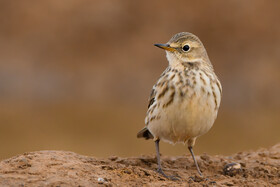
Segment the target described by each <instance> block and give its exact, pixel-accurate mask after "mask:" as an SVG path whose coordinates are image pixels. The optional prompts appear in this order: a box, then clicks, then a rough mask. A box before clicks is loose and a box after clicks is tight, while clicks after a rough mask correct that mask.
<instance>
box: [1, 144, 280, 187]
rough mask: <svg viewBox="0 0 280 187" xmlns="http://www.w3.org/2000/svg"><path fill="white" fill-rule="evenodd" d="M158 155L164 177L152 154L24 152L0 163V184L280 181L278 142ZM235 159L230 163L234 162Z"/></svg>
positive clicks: (236, 183)
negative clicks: (222, 151)
mask: <svg viewBox="0 0 280 187" xmlns="http://www.w3.org/2000/svg"><path fill="white" fill-rule="evenodd" d="M197 159H198V162H199V165H200V167H201V170H202V172H203V175H204V177H200V176H199V175H198V174H197V172H196V169H195V166H194V164H193V161H192V158H191V156H190V155H184V156H179V157H168V156H163V157H162V161H163V163H162V165H163V168H164V170H165V171H166V173H167V174H168V175H175V176H177V177H178V179H179V180H177V181H171V180H168V179H166V178H164V177H162V176H161V175H159V174H158V173H156V172H155V170H156V168H157V164H156V157H155V155H142V156H139V157H129V158H121V157H118V156H111V157H109V158H95V157H89V156H83V155H79V154H76V153H73V152H67V151H38V152H30V153H24V154H22V155H18V156H15V157H12V158H9V159H7V160H3V161H1V162H0V186H36V187H38V186H56V187H57V186H203V185H204V186H273V185H274V186H277V185H279V186H280V144H277V145H275V146H273V147H271V148H269V149H259V150H257V151H248V152H240V153H237V154H234V155H231V156H220V155H217V156H210V155H207V154H203V155H200V156H197ZM232 163H234V164H232Z"/></svg>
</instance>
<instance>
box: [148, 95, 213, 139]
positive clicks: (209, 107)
mask: <svg viewBox="0 0 280 187" xmlns="http://www.w3.org/2000/svg"><path fill="white" fill-rule="evenodd" d="M158 114H159V116H161V117H160V119H158V120H154V121H153V122H152V123H151V124H149V125H148V129H149V130H150V132H151V133H152V134H153V135H154V137H156V138H159V139H161V140H165V141H167V142H171V143H177V142H186V141H187V140H188V139H190V138H194V137H198V136H201V135H203V134H205V133H206V132H208V131H209V130H210V128H211V127H212V125H213V123H214V121H215V119H216V117H217V110H215V103H214V101H213V99H211V97H209V96H207V95H201V94H200V93H195V94H192V95H189V96H188V97H185V98H184V99H182V98H181V99H180V98H179V99H178V100H176V101H174V103H172V104H171V105H169V106H168V107H166V108H161V109H160V110H159V111H158Z"/></svg>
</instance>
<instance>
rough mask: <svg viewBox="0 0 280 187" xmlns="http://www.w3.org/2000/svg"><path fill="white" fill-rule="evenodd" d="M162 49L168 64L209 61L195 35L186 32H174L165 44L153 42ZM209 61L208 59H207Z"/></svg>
mask: <svg viewBox="0 0 280 187" xmlns="http://www.w3.org/2000/svg"><path fill="white" fill-rule="evenodd" d="M154 45H155V46H157V47H159V48H161V49H164V50H165V51H166V56H167V59H168V61H169V64H170V65H174V64H178V63H184V62H193V63H196V62H197V63H200V62H201V61H209V59H208V56H207V52H206V50H205V48H204V46H203V44H202V42H201V41H200V40H199V38H198V37H197V36H195V35H194V34H191V33H188V32H181V33H178V34H175V35H174V36H173V37H172V38H171V39H170V40H169V41H168V42H167V43H166V44H154ZM209 63H210V61H209Z"/></svg>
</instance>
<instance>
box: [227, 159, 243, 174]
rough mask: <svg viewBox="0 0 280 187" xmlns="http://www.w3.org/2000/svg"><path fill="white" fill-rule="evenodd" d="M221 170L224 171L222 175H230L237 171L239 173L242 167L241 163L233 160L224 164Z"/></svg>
mask: <svg viewBox="0 0 280 187" xmlns="http://www.w3.org/2000/svg"><path fill="white" fill-rule="evenodd" d="M223 171H224V175H229V176H231V177H232V176H235V175H236V174H238V173H241V172H242V167H241V164H239V163H235V162H233V163H229V164H227V165H225V167H224V169H223Z"/></svg>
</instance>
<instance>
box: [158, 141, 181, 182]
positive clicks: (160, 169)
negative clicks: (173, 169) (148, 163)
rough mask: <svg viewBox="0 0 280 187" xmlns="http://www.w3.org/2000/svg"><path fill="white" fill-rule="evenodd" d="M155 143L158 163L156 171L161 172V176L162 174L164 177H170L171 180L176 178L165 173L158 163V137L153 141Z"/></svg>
mask: <svg viewBox="0 0 280 187" xmlns="http://www.w3.org/2000/svg"><path fill="white" fill-rule="evenodd" d="M155 144H156V152H157V163H158V169H157V172H158V173H159V174H161V175H162V176H164V177H165V178H168V179H171V180H178V179H177V178H176V177H174V176H168V175H166V174H165V173H164V172H163V171H162V168H161V164H160V153H159V139H158V140H156V141H155Z"/></svg>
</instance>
